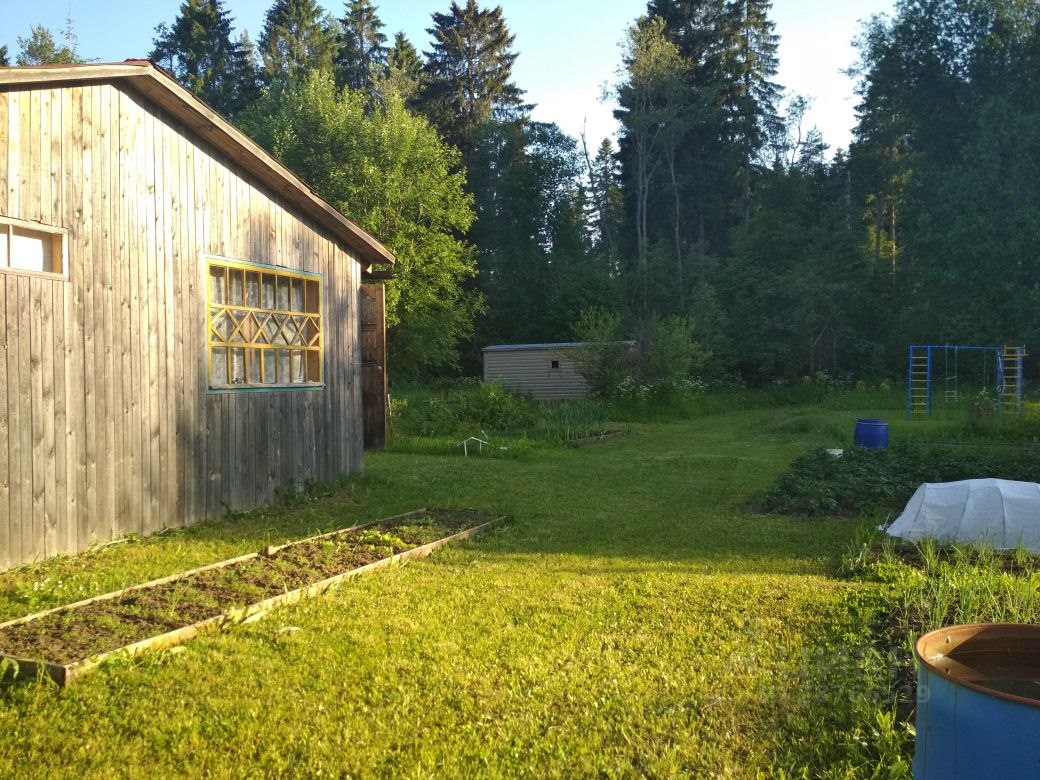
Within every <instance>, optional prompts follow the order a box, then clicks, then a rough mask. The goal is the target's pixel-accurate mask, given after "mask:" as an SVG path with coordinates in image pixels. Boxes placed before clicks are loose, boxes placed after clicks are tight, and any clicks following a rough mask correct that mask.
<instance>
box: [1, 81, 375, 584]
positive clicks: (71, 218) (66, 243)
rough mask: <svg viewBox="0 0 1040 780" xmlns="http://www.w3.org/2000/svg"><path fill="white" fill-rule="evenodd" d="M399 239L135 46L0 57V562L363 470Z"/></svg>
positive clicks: (242, 504) (179, 520) (210, 512)
mask: <svg viewBox="0 0 1040 780" xmlns="http://www.w3.org/2000/svg"><path fill="white" fill-rule="evenodd" d="M393 259H394V258H393V256H392V255H391V254H390V253H389V252H388V251H387V250H386V249H385V248H384V247H383V246H382V245H380V244H379V242H378V241H376V240H375V239H374V238H372V237H371V236H369V235H368V234H366V233H365V232H364V231H363V230H361V229H360V228H358V227H357V226H356V225H354V224H353V223H352V222H350V221H349V220H348V219H346V218H345V217H344V216H343V215H342V214H340V213H339V212H338V211H336V209H334V208H333V207H332V206H331V205H329V204H328V203H326V202H325V201H324V200H322V199H321V198H320V197H319V196H318V195H317V194H316V193H315V192H313V191H312V190H311V189H310V188H309V187H308V186H307V185H306V184H305V183H304V182H303V181H301V180H300V179H299V178H298V177H296V176H295V175H294V174H292V173H291V172H290V171H289V170H288V169H286V168H285V167H284V166H282V165H281V164H279V163H278V162H277V161H276V160H275V159H274V158H272V157H271V156H270V155H269V154H267V153H266V152H265V151H264V150H263V149H261V148H260V147H259V146H257V145H256V144H255V143H253V142H252V141H251V140H250V139H249V138H247V137H246V136H245V135H243V134H242V133H241V132H239V131H238V130H236V129H235V128H234V127H233V126H231V125H230V124H229V123H228V122H226V121H225V120H224V119H222V118H221V117H220V116H219V115H218V114H216V113H215V112H214V111H213V110H212V109H210V108H209V107H208V106H206V105H205V104H204V103H202V102H201V101H199V100H198V99H196V98H195V97H194V96H193V95H192V94H190V93H189V92H188V91H186V90H185V89H183V88H182V87H181V86H180V85H179V84H178V83H177V82H176V81H175V80H174V79H173V78H172V76H170V75H169V74H167V73H166V72H165V71H163V70H161V69H159V68H157V67H156V66H154V65H153V64H152V63H150V62H147V61H128V62H125V63H121V64H107V65H81V66H45V67H38V68H0V344H2V345H3V351H2V352H0V377H2V379H0V568H3V567H8V566H12V565H16V564H19V563H22V562H26V561H32V560H34V559H39V558H43V557H45V556H50V555H53V554H56V553H74V552H77V551H81V550H84V549H86V548H87V547H89V546H90V545H91V544H92V543H95V542H97V541H102V540H107V539H111V538H114V537H118V536H122V535H125V534H130V533H135V534H147V533H150V532H153V531H157V530H159V529H162V528H165V527H170V526H178V525H182V524H185V523H190V522H192V521H195V520H199V519H201V518H205V517H210V516H214V515H219V514H221V513H223V512H225V511H227V510H229V509H244V508H249V507H254V506H257V505H261V504H263V503H265V502H268V501H269V500H270V499H271V498H272V497H273V496H274V495H275V492H276V490H278V489H280V488H289V487H292V486H300V485H302V484H304V483H305V482H307V481H308V480H329V479H332V478H335V477H338V476H340V475H345V474H349V473H352V472H358V471H360V470H361V468H362V450H363V446H362V441H363V424H362V416H363V415H362V355H361V352H360V344H361V341H362V324H361V311H360V310H361V308H362V305H361V302H362V300H365V301H368V302H369V303H375V304H376V306H377V307H378V306H381V302H382V295H381V293H382V288H381V287H378V286H377V285H363V284H362V282H363V281H364V280H365V278H366V276H369V277H371V276H375V277H379V278H385V277H386V274H387V272H386V270H385V268H386V266H388V265H390V264H392V263H393ZM377 266H382V267H383V268H384V270H382V271H380V270H379V269H378V268H377ZM370 287H376V288H378V289H372V290H369V289H367V288H370ZM368 321H369V322H370V323H372V328H376V329H378V328H380V327H382V326H381V323H382V321H383V320H382V317H381V312H377V313H376V315H375V316H370V317H369V318H368ZM372 328H370V330H371V329H372ZM381 337H382V333H379V332H374V333H369V334H368V340H370V341H371V346H372V349H373V350H374V351H376V352H378V351H379V350H380V349H381V347H382V342H381ZM369 362H371V363H373V364H374V366H375V369H376V371H375V379H374V380H373V381H370V382H369V384H371V385H372V387H373V388H375V390H374V392H375V393H377V394H379V393H380V387H382V388H383V389H382V392H381V395H382V396H383V397H385V384H382V383H385V376H384V375H383V374H382V358H380V357H375V358H373V360H371V361H369ZM378 400H379V401H380V402H381V401H382V398H379V399H378ZM375 435H376V438H378V433H377V434H375Z"/></svg>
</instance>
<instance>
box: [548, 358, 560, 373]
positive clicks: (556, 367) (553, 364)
mask: <svg viewBox="0 0 1040 780" xmlns="http://www.w3.org/2000/svg"><path fill="white" fill-rule="evenodd" d="M549 368H551V369H553V370H554V371H558V370H559V368H560V361H559V360H550V361H549Z"/></svg>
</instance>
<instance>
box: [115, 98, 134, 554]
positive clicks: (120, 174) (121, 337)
mask: <svg viewBox="0 0 1040 780" xmlns="http://www.w3.org/2000/svg"><path fill="white" fill-rule="evenodd" d="M111 121H112V123H113V125H114V127H115V132H116V137H115V139H113V140H114V146H115V147H116V151H115V159H116V161H117V164H116V165H114V166H113V168H112V172H111V174H112V191H113V193H118V195H117V196H116V197H113V199H112V224H113V231H114V234H113V237H112V244H113V257H112V277H113V285H114V286H115V293H114V299H115V300H114V301H113V306H114V307H115V308H114V317H115V319H114V323H113V327H114V328H115V332H116V334H117V335H116V336H115V339H114V348H115V350H116V354H115V358H114V361H113V364H114V365H115V366H118V373H117V374H116V376H114V377H113V378H112V380H113V384H114V385H115V386H116V388H115V395H114V397H113V405H112V408H113V413H114V414H115V415H116V419H117V420H118V425H117V426H116V431H115V439H114V441H115V445H116V447H117V452H116V455H115V458H114V460H113V464H112V470H113V473H114V474H115V478H116V493H115V507H116V518H117V526H116V528H115V529H114V533H115V534H117V535H118V534H121V533H125V532H126V531H128V530H132V529H133V530H136V528H135V524H136V522H137V515H136V514H135V513H134V499H133V496H134V493H135V491H136V482H135V476H136V475H135V471H134V444H135V441H136V439H135V437H134V427H133V418H134V398H135V396H136V384H135V374H134V362H133V357H132V352H133V346H134V342H133V322H134V316H133V312H132V309H131V287H132V275H131V262H132V255H131V252H130V237H131V234H132V233H134V232H135V231H134V229H133V227H132V226H131V224H130V205H129V204H130V200H131V198H133V193H132V192H131V191H130V186H129V185H130V175H131V174H130V170H131V165H132V160H133V157H132V154H131V147H130V119H129V117H128V116H127V100H126V98H125V97H124V96H123V95H122V93H120V92H118V91H116V92H115V93H114V94H113V95H112V119H111Z"/></svg>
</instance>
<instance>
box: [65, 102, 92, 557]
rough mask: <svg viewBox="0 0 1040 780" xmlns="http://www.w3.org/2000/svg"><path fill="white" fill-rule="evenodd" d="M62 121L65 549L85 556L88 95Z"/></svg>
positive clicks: (69, 106)
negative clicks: (66, 286) (85, 161)
mask: <svg viewBox="0 0 1040 780" xmlns="http://www.w3.org/2000/svg"><path fill="white" fill-rule="evenodd" d="M61 114H62V118H63V119H66V120H68V128H67V130H66V141H64V146H63V149H62V153H61V167H62V172H63V174H62V180H63V181H64V182H66V196H64V208H66V213H64V219H66V220H67V224H68V225H69V226H71V227H73V228H74V229H73V230H72V232H71V233H70V241H71V244H70V246H69V279H70V280H71V282H70V284H69V294H68V296H67V306H68V308H67V310H66V314H67V316H66V323H67V335H66V385H67V388H68V401H67V404H66V420H67V426H68V428H67V430H68V431H69V437H68V457H67V470H66V474H67V477H66V484H67V490H68V492H69V493H68V501H67V506H68V510H67V525H66V534H67V536H66V548H67V549H69V550H80V549H82V546H81V545H80V532H81V528H82V526H83V524H84V523H85V515H86V505H85V504H86V456H85V448H86V443H85V441H84V435H85V430H84V426H85V424H86V423H85V402H84V399H83V398H84V387H83V376H84V373H83V357H84V356H83V309H84V305H83V276H82V270H83V258H84V257H85V256H86V255H87V253H88V251H89V236H90V226H89V223H87V222H85V220H84V219H83V216H82V213H81V207H82V202H83V146H82V141H83V90H82V89H81V88H79V87H69V88H66V89H63V90H62V95H61Z"/></svg>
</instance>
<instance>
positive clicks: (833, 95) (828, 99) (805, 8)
mask: <svg viewBox="0 0 1040 780" xmlns="http://www.w3.org/2000/svg"><path fill="white" fill-rule="evenodd" d="M450 2H451V0H383V1H382V2H379V1H378V0H377V3H376V4H377V6H378V8H379V15H380V17H381V18H382V19H383V21H384V23H385V24H386V29H385V32H386V33H387V36H388V37H392V36H393V33H395V32H396V31H398V30H403V31H404V32H405V34H406V35H407V36H408V37H409V38H410V39H411V41H412V43H414V44H415V45H416V47H417V48H419V49H420V50H422V49H424V48H427V47H428V46H429V36H428V35H427V34H426V28H428V27H430V25H431V22H430V15H431V14H432V13H433V12H435V11H442V12H443V11H445V10H447V8H448V7H449V5H450ZM492 2H493V0H489V2H487V3H483V4H485V5H491V4H492ZM270 4H271V0H228V2H227V3H226V6H227V7H228V8H229V9H230V11H231V13H232V15H233V16H234V17H235V26H236V30H240V29H242V28H246V29H248V30H249V33H250V35H252V36H253V38H254V39H255V38H256V37H257V36H258V35H259V33H260V28H261V26H262V23H263V17H264V13H265V11H266V10H267V8H268V7H269V6H270ZM497 4H498V5H501V6H502V8H503V10H504V13H505V17H506V22H507V24H508V25H509V27H510V29H511V30H512V32H513V33H514V34H515V35H516V44H515V50H516V51H517V52H519V55H520V56H519V57H518V59H517V61H516V66H515V68H514V75H515V81H516V83H517V85H518V86H520V87H521V88H522V89H525V90H527V97H528V100H530V101H531V102H533V103H536V104H537V107H536V109H535V118H536V119H539V120H541V121H553V122H556V123H558V124H559V125H560V126H561V127H562V128H563V129H564V130H565V131H566V132H567V133H569V134H570V135H572V136H575V137H576V136H577V135H578V133H579V132H580V131H581V129H582V127H583V126H584V127H586V128H587V135H588V138H589V144H590V146H596V145H597V144H598V142H599V140H600V139H602V138H603V137H605V136H608V135H611V134H613V132H614V130H615V126H614V121H613V118H612V116H611V112H612V107H611V105H610V104H609V102H603V101H602V99H601V97H602V93H603V91H604V87H605V86H609V85H611V84H613V83H614V82H616V81H617V69H618V66H619V64H620V43H621V41H622V39H623V38H624V34H625V29H626V27H628V25H630V24H631V23H632V22H633V21H634V20H635V18H636V17H637V16H639V15H640V14H641V13H644V12H645V10H646V3H645V1H640V0H498V2H497ZM892 4H893V3H892V0H774V3H773V11H772V18H773V20H774V21H775V23H776V28H777V32H778V33H779V34H780V73H779V74H778V77H777V81H778V82H779V83H780V84H782V85H783V86H785V87H787V88H788V90H790V91H792V92H795V93H798V94H803V95H806V96H808V97H811V98H812V99H813V110H812V112H811V114H810V116H809V119H808V124H810V125H812V124H815V125H817V126H818V127H819V128H820V129H821V130H822V131H823V134H824V138H825V139H826V141H827V142H828V143H829V144H830V145H831V146H832V147H839V146H841V147H846V146H848V143H849V132H850V130H851V128H852V125H853V122H854V114H853V107H854V105H855V99H854V96H853V94H852V89H853V83H852V81H851V80H850V79H848V78H847V77H846V76H844V75H843V74H842V73H841V71H842V70H843V69H845V68H847V67H848V66H849V65H851V64H852V63H853V62H854V60H855V57H856V55H855V51H854V50H853V48H852V46H851V40H852V38H853V37H854V36H855V35H856V33H857V31H858V29H859V21H860V20H865V19H868V18H869V17H870V16H871V15H873V14H874V13H878V12H886V13H887V12H891V9H892ZM323 5H324V6H325V8H326V9H327V10H329V11H331V12H332V13H333V14H334V15H336V16H340V15H341V14H342V9H343V3H342V2H341V1H340V0H337V1H336V2H332V1H331V0H325V2H324V3H323ZM179 7H180V0H0V12H2V13H0V43H6V44H7V45H8V48H9V49H10V51H11V54H12V59H13V55H14V53H15V52H16V51H17V43H16V38H17V37H18V36H23V37H24V36H27V35H28V33H29V27H30V26H31V25H33V24H44V25H46V26H47V27H50V28H51V29H52V30H54V31H55V32H57V31H59V30H60V29H62V28H63V27H64V24H65V18H66V16H67V15H70V14H71V16H72V19H73V22H74V25H75V29H76V33H77V34H78V36H79V48H80V53H81V54H82V55H83V56H85V57H91V58H95V57H96V58H98V59H100V60H101V61H106V62H107V61H118V60H124V59H127V58H131V57H144V56H146V55H147V54H148V52H149V51H150V50H151V48H152V38H153V30H154V28H155V25H157V24H159V23H160V22H163V21H166V22H169V21H172V20H173V19H174V17H175V16H176V14H177V9H178V8H179Z"/></svg>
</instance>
